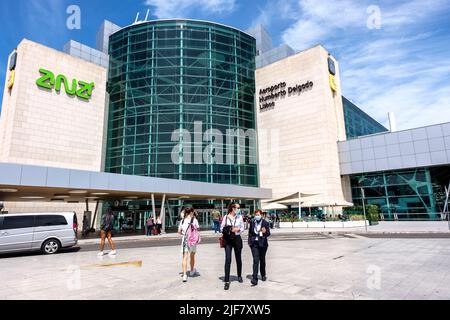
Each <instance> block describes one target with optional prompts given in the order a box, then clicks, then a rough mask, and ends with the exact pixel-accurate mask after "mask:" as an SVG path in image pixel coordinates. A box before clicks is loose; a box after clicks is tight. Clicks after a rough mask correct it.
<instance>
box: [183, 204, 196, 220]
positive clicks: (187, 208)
mask: <svg viewBox="0 0 450 320" xmlns="http://www.w3.org/2000/svg"><path fill="white" fill-rule="evenodd" d="M191 213H194V218H197V212H196V211H195V210H194V208H192V207H186V208H184V218H186V217H187V216H188V215H190V214H191Z"/></svg>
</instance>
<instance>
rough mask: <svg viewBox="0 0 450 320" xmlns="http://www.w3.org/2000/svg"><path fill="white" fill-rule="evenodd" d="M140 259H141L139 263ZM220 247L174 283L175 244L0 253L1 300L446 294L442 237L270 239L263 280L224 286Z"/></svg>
mask: <svg viewBox="0 0 450 320" xmlns="http://www.w3.org/2000/svg"><path fill="white" fill-rule="evenodd" d="M138 262H140V263H138ZM223 264H224V253H223V249H220V248H219V247H218V245H217V244H203V245H199V247H198V253H197V268H198V270H199V271H200V276H198V277H194V278H189V279H188V282H187V283H183V282H182V281H181V275H180V271H181V253H180V251H179V246H178V245H177V246H165V247H149V248H130V249H123V250H119V251H118V255H117V256H116V257H110V256H104V257H102V258H98V257H97V255H96V252H83V251H80V252H68V253H61V254H57V255H53V256H45V255H25V256H24V255H20V256H8V257H6V258H2V257H1V256H0V270H2V272H1V273H0V283H2V286H0V299H82V300H83V299H106V300H107V299H145V300H147V299H151V300H159V299H230V298H232V299H250V300H253V299H289V300H290V299H450V289H449V288H450V269H449V268H448V266H449V265H450V246H448V244H447V241H446V240H442V239H369V238H364V237H358V238H345V237H336V238H321V239H311V240H307V241H305V240H292V241H275V240H274V241H271V242H270V247H269V251H268V255H267V270H268V281H266V282H262V281H260V282H259V284H258V287H259V289H260V290H258V294H257V295H256V294H255V293H256V289H255V288H253V287H252V286H251V284H250V281H249V279H248V277H250V274H251V265H252V258H251V253H250V250H249V248H248V247H247V246H245V248H244V250H243V277H244V280H245V281H244V283H242V284H240V283H238V282H237V281H236V277H235V276H236V274H235V272H236V267H235V263H234V261H233V264H232V269H231V270H232V283H231V287H230V290H229V291H224V290H223V283H222V280H221V279H223V269H224V266H223Z"/></svg>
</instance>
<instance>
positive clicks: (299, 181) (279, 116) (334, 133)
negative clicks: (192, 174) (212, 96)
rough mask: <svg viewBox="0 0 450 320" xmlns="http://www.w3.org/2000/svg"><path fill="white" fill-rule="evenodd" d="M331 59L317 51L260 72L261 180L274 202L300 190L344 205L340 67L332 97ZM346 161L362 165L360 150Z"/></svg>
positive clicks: (258, 115)
mask: <svg viewBox="0 0 450 320" xmlns="http://www.w3.org/2000/svg"><path fill="white" fill-rule="evenodd" d="M328 57H329V55H328V52H327V51H326V50H325V49H324V48H322V47H320V46H317V47H314V48H311V49H308V50H305V51H302V52H300V53H297V54H296V55H293V56H290V57H288V58H285V59H282V60H280V61H277V62H275V63H272V64H270V65H267V66H265V67H263V68H259V69H257V70H256V83H257V87H256V102H257V109H259V110H258V111H257V119H258V132H259V150H260V153H259V160H260V172H261V174H260V179H261V186H262V187H269V188H271V189H272V191H273V197H274V199H276V198H281V197H285V196H288V195H290V194H293V193H295V192H299V191H300V192H302V193H307V194H309V193H310V194H317V197H316V199H320V200H321V201H324V202H327V201H328V202H329V203H330V204H331V202H333V205H335V204H336V203H337V202H343V201H344V200H345V199H344V193H343V187H342V184H341V176H340V171H339V167H338V166H336V161H338V149H337V141H338V140H344V139H345V125H344V114H343V109H342V98H341V94H340V82H339V68H338V67H336V70H337V71H336V83H337V87H338V90H337V92H335V93H333V91H332V89H331V88H330V84H329V70H328V64H327V59H328ZM336 66H337V62H336ZM308 83H312V85H310V86H308ZM279 84H281V85H279ZM277 85H279V86H278V87H276V86H277ZM274 86H275V88H274V89H270V88H272V87H274ZM302 86H303V89H302V90H298V91H297V90H295V88H298V87H302ZM268 88H269V89H268ZM277 88H278V89H277ZM265 90H266V91H265ZM267 90H269V91H270V92H269V93H267ZM282 91H285V92H286V93H285V95H283V94H282V93H281V94H279V95H278V97H275V98H266V97H267V96H270V95H271V94H274V95H276V93H278V92H282ZM271 101H273V102H274V103H273V106H271V105H270V103H271ZM346 156H347V157H349V156H350V157H351V158H353V157H355V158H359V159H360V160H361V150H352V151H350V152H348V153H346Z"/></svg>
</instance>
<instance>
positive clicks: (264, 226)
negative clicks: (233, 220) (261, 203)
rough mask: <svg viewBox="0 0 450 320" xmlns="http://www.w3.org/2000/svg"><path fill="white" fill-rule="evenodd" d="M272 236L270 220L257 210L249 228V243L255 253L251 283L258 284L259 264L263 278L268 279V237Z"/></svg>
mask: <svg viewBox="0 0 450 320" xmlns="http://www.w3.org/2000/svg"><path fill="white" fill-rule="evenodd" d="M269 236H270V225H269V222H267V221H266V220H264V219H263V218H262V211H261V210H259V209H258V210H256V211H255V217H254V218H253V219H252V220H251V222H250V227H249V230H248V245H249V246H250V249H251V250H252V255H253V276H252V280H251V283H252V284H253V285H254V286H256V285H257V284H258V265H259V267H260V270H261V280H262V281H266V279H267V278H266V253H267V248H268V247H269V242H268V240H267V237H269Z"/></svg>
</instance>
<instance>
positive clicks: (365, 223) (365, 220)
mask: <svg viewBox="0 0 450 320" xmlns="http://www.w3.org/2000/svg"><path fill="white" fill-rule="evenodd" d="M361 195H362V205H363V213H364V227H365V228H366V232H367V219H366V206H365V204H364V198H365V197H364V188H363V187H361Z"/></svg>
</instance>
